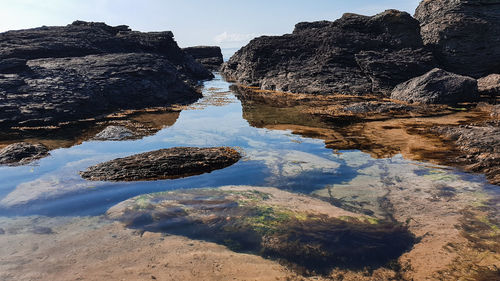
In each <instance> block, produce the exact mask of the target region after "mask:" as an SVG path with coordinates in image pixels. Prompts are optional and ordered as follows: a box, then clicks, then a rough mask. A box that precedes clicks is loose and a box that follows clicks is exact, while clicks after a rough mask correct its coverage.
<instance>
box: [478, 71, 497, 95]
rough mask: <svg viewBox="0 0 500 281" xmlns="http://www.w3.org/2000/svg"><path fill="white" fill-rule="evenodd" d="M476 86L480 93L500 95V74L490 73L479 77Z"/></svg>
mask: <svg viewBox="0 0 500 281" xmlns="http://www.w3.org/2000/svg"><path fill="white" fill-rule="evenodd" d="M477 86H478V88H479V92H480V93H481V94H484V95H490V96H494V97H500V74H491V75H488V76H486V77H482V78H479V79H478V80H477Z"/></svg>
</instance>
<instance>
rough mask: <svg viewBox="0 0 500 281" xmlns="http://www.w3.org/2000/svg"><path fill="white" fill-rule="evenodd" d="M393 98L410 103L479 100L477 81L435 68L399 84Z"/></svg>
mask: <svg viewBox="0 0 500 281" xmlns="http://www.w3.org/2000/svg"><path fill="white" fill-rule="evenodd" d="M391 98H392V99H396V100H401V101H406V102H410V103H423V104H435V103H437V104H457V103H461V102H471V101H477V100H478V99H479V95H478V92H477V81H476V80H475V79H473V78H470V77H467V76H462V75H457V74H454V73H450V72H447V71H444V70H442V69H439V68H435V69H433V70H431V71H429V72H428V73H426V74H424V75H422V76H419V77H415V78H413V79H410V80H408V81H406V82H404V83H401V84H399V85H398V86H396V88H394V90H393V91H392V93H391Z"/></svg>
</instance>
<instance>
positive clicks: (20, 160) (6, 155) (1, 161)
mask: <svg viewBox="0 0 500 281" xmlns="http://www.w3.org/2000/svg"><path fill="white" fill-rule="evenodd" d="M48 155H49V149H48V148H47V147H45V146H44V145H43V144H31V143H26V142H19V143H14V144H11V145H9V146H7V147H5V148H3V149H1V150H0V165H23V164H28V163H30V162H32V161H35V160H38V159H40V158H43V157H46V156H48Z"/></svg>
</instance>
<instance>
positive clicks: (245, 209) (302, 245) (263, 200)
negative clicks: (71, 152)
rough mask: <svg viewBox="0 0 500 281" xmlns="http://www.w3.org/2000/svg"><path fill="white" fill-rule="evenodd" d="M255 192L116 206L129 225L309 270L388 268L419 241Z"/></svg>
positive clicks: (380, 225) (165, 197)
mask: <svg viewBox="0 0 500 281" xmlns="http://www.w3.org/2000/svg"><path fill="white" fill-rule="evenodd" d="M269 198H271V195H270V194H267V193H264V192H259V191H255V190H249V191H228V190H219V189H198V190H183V191H175V192H163V193H156V194H149V195H142V196H138V197H136V198H133V199H130V200H127V201H125V202H124V203H121V205H119V207H120V208H119V211H118V213H117V212H116V208H114V213H113V216H112V217H114V218H116V219H118V220H120V221H122V222H124V223H125V224H126V225H127V226H128V227H131V228H136V229H141V230H145V231H152V232H162V233H169V234H175V235H183V236H186V237H189V238H192V239H200V240H206V241H212V242H216V243H219V244H222V245H225V246H226V247H228V248H229V249H231V250H233V251H237V252H246V253H253V254H257V255H261V256H263V257H266V258H273V259H278V260H280V261H283V262H285V263H286V264H289V265H291V266H292V267H293V268H296V269H300V270H301V271H302V272H315V273H324V274H327V273H329V272H330V271H331V269H333V268H336V267H340V268H348V269H363V268H376V267H380V266H384V265H388V264H389V263H390V262H391V261H393V260H394V259H397V258H398V257H399V256H400V255H401V254H402V253H404V252H405V251H407V250H409V249H410V248H411V247H412V245H413V244H414V243H415V237H414V236H413V235H412V234H411V233H410V232H409V231H408V229H407V228H406V227H405V226H403V225H398V224H394V223H389V222H384V221H379V220H376V219H373V218H370V217H361V218H355V217H338V218H333V217H329V216H327V215H323V214H317V213H307V212H300V211H296V210H293V209H289V208H286V207H284V206H277V205H272V204H271V203H270V201H271V200H269Z"/></svg>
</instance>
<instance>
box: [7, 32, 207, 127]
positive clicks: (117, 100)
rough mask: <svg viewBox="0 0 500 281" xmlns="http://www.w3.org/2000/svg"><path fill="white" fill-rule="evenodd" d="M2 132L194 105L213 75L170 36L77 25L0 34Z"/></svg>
mask: <svg viewBox="0 0 500 281" xmlns="http://www.w3.org/2000/svg"><path fill="white" fill-rule="evenodd" d="M0 62H1V63H0V127H11V126H31V125H34V126H41V125H42V126H45V125H53V124H56V123H58V122H66V121H73V120H78V119H83V118H89V117H97V116H99V115H101V114H107V113H111V112H113V111H116V110H120V109H135V108H142V107H147V106H161V105H168V104H170V103H173V102H192V101H194V100H196V99H197V98H199V97H200V94H199V93H197V92H196V91H195V89H194V86H196V85H197V83H198V80H201V79H208V78H211V77H212V74H211V73H210V72H209V71H208V70H206V69H205V68H204V67H203V66H202V65H200V64H199V63H197V62H196V61H195V60H194V59H193V58H191V57H190V56H187V55H186V54H185V53H184V52H183V51H182V50H181V49H180V48H179V47H178V46H177V43H176V42H175V41H174V39H173V35H172V33H171V32H153V33H141V32H134V31H130V30H129V29H128V27H126V26H118V27H111V26H107V25H105V24H103V23H87V22H74V23H73V24H71V25H68V26H64V27H41V28H35V29H27V30H18V31H9V32H5V33H1V34H0Z"/></svg>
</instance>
